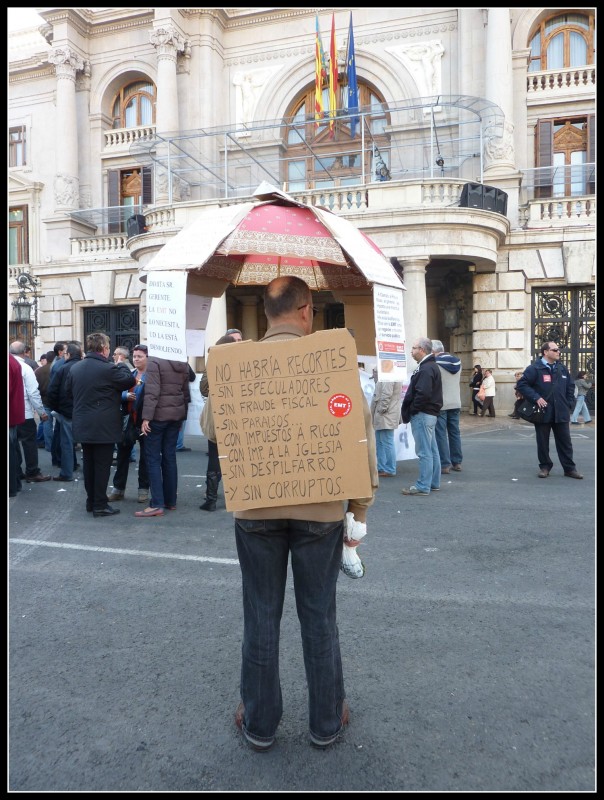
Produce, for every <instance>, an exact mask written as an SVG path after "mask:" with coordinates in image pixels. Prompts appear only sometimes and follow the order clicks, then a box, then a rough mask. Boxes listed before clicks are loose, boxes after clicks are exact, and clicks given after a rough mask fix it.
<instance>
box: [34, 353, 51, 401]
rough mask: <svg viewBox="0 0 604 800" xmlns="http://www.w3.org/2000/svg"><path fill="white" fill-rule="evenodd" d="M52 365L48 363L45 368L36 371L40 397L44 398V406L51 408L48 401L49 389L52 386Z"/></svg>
mask: <svg viewBox="0 0 604 800" xmlns="http://www.w3.org/2000/svg"><path fill="white" fill-rule="evenodd" d="M51 367H52V363H48V362H47V363H46V364H44V366H43V367H38V369H37V370H36V371H35V375H36V380H37V381H38V388H39V389H40V397H41V398H42V405H43V406H45V407H46V408H49V406H48V401H47V397H46V395H47V393H48V387H49V386H50V368H51Z"/></svg>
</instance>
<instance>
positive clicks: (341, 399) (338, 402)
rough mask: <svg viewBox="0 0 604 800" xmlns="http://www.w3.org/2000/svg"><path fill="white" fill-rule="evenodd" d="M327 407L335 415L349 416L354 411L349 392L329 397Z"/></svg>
mask: <svg viewBox="0 0 604 800" xmlns="http://www.w3.org/2000/svg"><path fill="white" fill-rule="evenodd" d="M327 408H328V409H329V413H330V414H333V416H334V417H347V416H348V414H350V412H351V411H352V400H351V399H350V397H348V395H347V394H334V395H333V397H330V398H329V400H328V402H327Z"/></svg>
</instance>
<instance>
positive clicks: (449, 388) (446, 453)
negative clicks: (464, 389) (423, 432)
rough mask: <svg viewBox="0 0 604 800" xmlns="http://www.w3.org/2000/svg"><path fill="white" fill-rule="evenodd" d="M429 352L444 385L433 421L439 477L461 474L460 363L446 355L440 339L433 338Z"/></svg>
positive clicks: (456, 358)
mask: <svg viewBox="0 0 604 800" xmlns="http://www.w3.org/2000/svg"><path fill="white" fill-rule="evenodd" d="M432 352H433V354H434V357H435V358H436V365H437V366H438V368H439V370H440V377H441V381H442V385H443V404H442V408H441V409H440V411H439V412H438V417H437V418H436V444H437V446H438V453H439V455H440V471H441V474H443V475H448V474H449V473H450V472H451V470H453V471H454V472H461V462H462V459H463V455H462V452H461V432H460V430H459V415H460V414H461V390H460V380H461V360H460V359H459V358H458V357H457V356H453V355H451V353H445V346H444V344H443V343H442V342H441V341H440V339H432Z"/></svg>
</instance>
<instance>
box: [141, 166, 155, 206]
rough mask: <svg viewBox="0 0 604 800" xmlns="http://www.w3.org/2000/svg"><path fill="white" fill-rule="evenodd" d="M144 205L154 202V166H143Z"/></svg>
mask: <svg viewBox="0 0 604 800" xmlns="http://www.w3.org/2000/svg"><path fill="white" fill-rule="evenodd" d="M142 196H143V206H150V205H151V204H152V203H153V168H152V167H143V192H142Z"/></svg>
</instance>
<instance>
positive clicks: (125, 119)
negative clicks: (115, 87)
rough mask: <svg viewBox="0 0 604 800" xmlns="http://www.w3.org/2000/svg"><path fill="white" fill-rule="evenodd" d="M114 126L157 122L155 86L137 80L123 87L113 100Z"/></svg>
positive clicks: (123, 126) (130, 126)
mask: <svg viewBox="0 0 604 800" xmlns="http://www.w3.org/2000/svg"><path fill="white" fill-rule="evenodd" d="M112 115H113V126H112V127H113V128H138V127H140V126H142V125H152V124H153V123H154V122H155V86H154V85H153V84H152V83H151V82H149V81H137V82H136V83H130V84H128V86H124V87H122V88H121V89H120V90H119V92H118V95H117V97H116V98H115V100H114V102H113V111H112Z"/></svg>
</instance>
